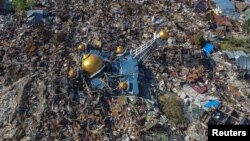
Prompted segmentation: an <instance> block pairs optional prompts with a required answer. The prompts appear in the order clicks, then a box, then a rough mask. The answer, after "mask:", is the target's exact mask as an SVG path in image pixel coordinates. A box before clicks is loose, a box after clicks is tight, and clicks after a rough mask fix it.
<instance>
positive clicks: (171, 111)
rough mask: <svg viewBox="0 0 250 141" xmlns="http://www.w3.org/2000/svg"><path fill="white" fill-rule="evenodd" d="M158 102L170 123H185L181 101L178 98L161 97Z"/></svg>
mask: <svg viewBox="0 0 250 141" xmlns="http://www.w3.org/2000/svg"><path fill="white" fill-rule="evenodd" d="M158 100H159V103H160V106H161V109H162V111H163V112H164V113H165V115H166V116H167V118H168V119H169V122H170V123H173V124H183V123H184V122H185V117H184V113H183V109H182V104H181V101H180V100H179V99H178V98H177V97H176V96H165V95H161V96H159V97H158Z"/></svg>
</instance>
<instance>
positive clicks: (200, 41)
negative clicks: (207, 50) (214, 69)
mask: <svg viewBox="0 0 250 141" xmlns="http://www.w3.org/2000/svg"><path fill="white" fill-rule="evenodd" d="M194 42H195V45H196V46H198V47H202V46H203V45H204V44H205V42H206V40H205V38H204V37H203V36H200V35H197V34H196V35H194Z"/></svg>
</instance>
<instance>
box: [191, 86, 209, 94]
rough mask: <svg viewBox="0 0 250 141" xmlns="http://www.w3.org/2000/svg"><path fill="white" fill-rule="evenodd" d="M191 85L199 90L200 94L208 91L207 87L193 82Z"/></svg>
mask: <svg viewBox="0 0 250 141" xmlns="http://www.w3.org/2000/svg"><path fill="white" fill-rule="evenodd" d="M191 87H192V88H193V89H194V90H195V91H196V92H198V93H199V94H203V93H205V92H206V91H207V88H206V87H202V86H199V85H197V84H191Z"/></svg>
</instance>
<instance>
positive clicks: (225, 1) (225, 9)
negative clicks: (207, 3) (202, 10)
mask: <svg viewBox="0 0 250 141" xmlns="http://www.w3.org/2000/svg"><path fill="white" fill-rule="evenodd" d="M215 3H216V6H217V7H219V8H220V10H221V11H222V15H223V16H229V17H233V18H239V16H240V15H239V13H238V12H237V11H236V9H235V6H234V5H233V3H232V1H230V0H215Z"/></svg>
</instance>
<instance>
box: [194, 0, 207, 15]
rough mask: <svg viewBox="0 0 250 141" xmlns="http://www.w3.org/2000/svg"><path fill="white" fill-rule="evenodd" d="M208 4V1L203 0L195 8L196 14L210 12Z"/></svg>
mask: <svg viewBox="0 0 250 141" xmlns="http://www.w3.org/2000/svg"><path fill="white" fill-rule="evenodd" d="M208 8H209V7H208V3H207V1H204V0H201V1H199V2H198V3H197V4H195V6H194V12H196V13H204V12H206V11H207V10H208Z"/></svg>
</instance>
